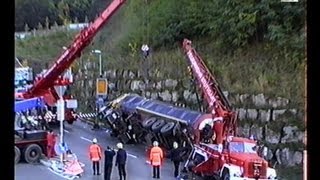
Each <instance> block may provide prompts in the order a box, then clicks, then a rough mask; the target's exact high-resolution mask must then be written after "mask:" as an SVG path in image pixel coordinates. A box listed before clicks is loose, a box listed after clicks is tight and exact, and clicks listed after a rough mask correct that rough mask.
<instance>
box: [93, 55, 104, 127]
mask: <svg viewBox="0 0 320 180" xmlns="http://www.w3.org/2000/svg"><path fill="white" fill-rule="evenodd" d="M91 53H94V54H98V55H99V77H100V78H102V55H101V54H102V53H101V50H98V49H95V50H92V51H91ZM96 98H97V100H96V112H97V113H98V112H99V111H100V108H101V104H100V103H101V99H102V97H100V96H99V95H97V97H96ZM96 128H97V129H98V128H99V123H98V118H97V117H96V121H95V124H94V126H93V129H96Z"/></svg>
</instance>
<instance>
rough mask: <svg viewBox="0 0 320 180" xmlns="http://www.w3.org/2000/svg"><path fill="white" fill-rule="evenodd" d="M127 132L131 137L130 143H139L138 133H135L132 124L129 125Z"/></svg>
mask: <svg viewBox="0 0 320 180" xmlns="http://www.w3.org/2000/svg"><path fill="white" fill-rule="evenodd" d="M126 133H127V135H128V138H129V141H128V144H134V143H137V139H136V134H135V133H134V130H133V129H132V125H128V128H127V130H126Z"/></svg>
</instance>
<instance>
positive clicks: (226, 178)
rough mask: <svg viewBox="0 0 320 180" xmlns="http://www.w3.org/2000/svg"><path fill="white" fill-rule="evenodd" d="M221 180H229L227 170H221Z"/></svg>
mask: <svg viewBox="0 0 320 180" xmlns="http://www.w3.org/2000/svg"><path fill="white" fill-rule="evenodd" d="M221 180H230V173H229V171H228V170H223V173H222V178H221Z"/></svg>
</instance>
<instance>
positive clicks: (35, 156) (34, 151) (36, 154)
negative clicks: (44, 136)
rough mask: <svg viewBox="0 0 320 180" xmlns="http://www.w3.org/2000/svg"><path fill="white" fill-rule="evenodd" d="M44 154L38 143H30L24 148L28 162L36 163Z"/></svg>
mask: <svg viewBox="0 0 320 180" xmlns="http://www.w3.org/2000/svg"><path fill="white" fill-rule="evenodd" d="M41 154H42V149H41V147H40V146H39V145H37V144H30V145H29V146H27V147H26V149H25V150H24V159H25V160H26V161H27V163H30V164H31V163H36V162H38V161H39V159H40V157H41Z"/></svg>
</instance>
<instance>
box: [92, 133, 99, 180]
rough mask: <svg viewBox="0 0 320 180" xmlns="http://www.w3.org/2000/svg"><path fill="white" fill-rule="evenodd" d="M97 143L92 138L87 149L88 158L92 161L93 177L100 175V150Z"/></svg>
mask: <svg viewBox="0 0 320 180" xmlns="http://www.w3.org/2000/svg"><path fill="white" fill-rule="evenodd" d="M97 143H98V140H97V139H96V138H94V139H93V140H92V144H91V145H90V148H89V157H90V160H91V161H92V169H93V175H100V160H101V148H100V146H99V145H98V144H97Z"/></svg>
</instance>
